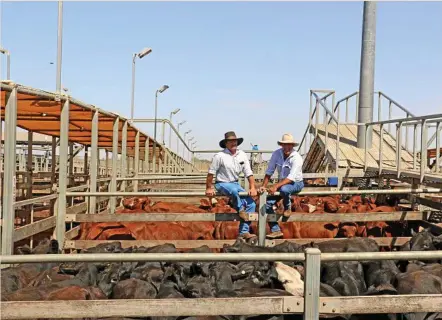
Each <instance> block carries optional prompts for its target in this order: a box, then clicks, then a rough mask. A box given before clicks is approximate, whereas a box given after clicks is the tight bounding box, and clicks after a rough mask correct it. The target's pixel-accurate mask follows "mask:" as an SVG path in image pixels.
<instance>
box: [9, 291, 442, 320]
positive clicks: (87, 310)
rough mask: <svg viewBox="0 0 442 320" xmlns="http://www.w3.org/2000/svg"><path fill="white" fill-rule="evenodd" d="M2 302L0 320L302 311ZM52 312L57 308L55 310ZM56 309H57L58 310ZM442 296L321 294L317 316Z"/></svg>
mask: <svg viewBox="0 0 442 320" xmlns="http://www.w3.org/2000/svg"><path fill="white" fill-rule="evenodd" d="M26 305H27V306H28V308H23V302H22V301H6V302H3V301H2V302H1V304H0V307H1V317H2V319H36V318H46V319H69V318H97V317H100V318H108V317H109V318H110V317H148V316H156V317H166V316H173V317H178V316H216V315H229V314H235V315H257V314H267V315H270V314H275V315H277V314H286V313H291V314H293V313H302V312H304V299H303V298H300V297H295V296H277V297H246V298H197V299H118V300H70V301H69V300H54V301H27V302H26ZM54 310H56V311H55V312H54ZM57 310H58V311H57ZM441 311H442V295H441V294H428V295H382V296H359V297H320V304H319V312H320V314H322V315H324V314H378V313H381V314H386V313H413V312H441Z"/></svg>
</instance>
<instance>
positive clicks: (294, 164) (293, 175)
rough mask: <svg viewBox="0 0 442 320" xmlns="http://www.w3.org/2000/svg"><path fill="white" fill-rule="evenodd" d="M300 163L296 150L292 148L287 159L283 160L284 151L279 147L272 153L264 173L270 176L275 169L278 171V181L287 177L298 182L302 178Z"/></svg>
mask: <svg viewBox="0 0 442 320" xmlns="http://www.w3.org/2000/svg"><path fill="white" fill-rule="evenodd" d="M302 165H303V160H302V157H301V155H300V154H299V153H298V152H297V151H295V150H293V151H292V153H291V154H290V155H289V156H288V157H287V159H285V160H284V152H283V150H282V148H280V149H278V150H275V151H274V152H273V153H272V157H271V158H270V161H269V164H268V166H267V170H266V174H267V175H269V176H272V175H273V173H274V172H275V169H276V170H277V171H278V180H279V181H281V180H284V179H285V178H287V179H290V180H292V181H295V182H298V181H302V180H303V177H302Z"/></svg>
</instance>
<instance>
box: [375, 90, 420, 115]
mask: <svg viewBox="0 0 442 320" xmlns="http://www.w3.org/2000/svg"><path fill="white" fill-rule="evenodd" d="M378 93H379V94H380V95H381V96H383V97H384V98H385V99H387V100H389V101H391V103H393V104H394V105H396V107H398V108H399V109H401V110H402V111H404V112H405V113H408V114H409V115H410V116H412V117H416V115H415V114H413V113H412V112H410V111H408V110H407V109H406V108H405V107H403V106H402V105H400V104H399V103H398V102H396V101H395V100H393V99H391V98H390V97H389V96H387V95H386V94H385V93H383V92H382V91H379V92H378Z"/></svg>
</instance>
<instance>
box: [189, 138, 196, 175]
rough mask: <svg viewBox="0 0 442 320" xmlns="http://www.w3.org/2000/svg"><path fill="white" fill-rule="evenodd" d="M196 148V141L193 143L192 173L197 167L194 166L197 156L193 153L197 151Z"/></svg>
mask: <svg viewBox="0 0 442 320" xmlns="http://www.w3.org/2000/svg"><path fill="white" fill-rule="evenodd" d="M195 147H196V141H194V142H193V143H192V158H191V160H190V163H191V164H192V171H193V167H194V166H195V165H194V163H195V154H194V153H193V151H195Z"/></svg>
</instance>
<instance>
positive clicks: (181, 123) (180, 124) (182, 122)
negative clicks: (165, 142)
mask: <svg viewBox="0 0 442 320" xmlns="http://www.w3.org/2000/svg"><path fill="white" fill-rule="evenodd" d="M185 123H186V120H183V121H181V122H180V123H178V128H177V130H178V134H180V126H182V125H183V124H185ZM179 141H180V139H178V137H176V155H178V150H179V148H178V147H179V145H178V142H179Z"/></svg>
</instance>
